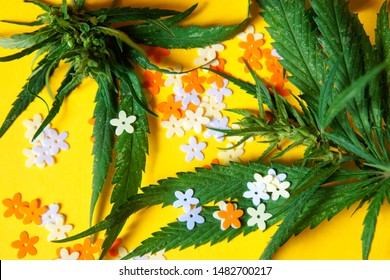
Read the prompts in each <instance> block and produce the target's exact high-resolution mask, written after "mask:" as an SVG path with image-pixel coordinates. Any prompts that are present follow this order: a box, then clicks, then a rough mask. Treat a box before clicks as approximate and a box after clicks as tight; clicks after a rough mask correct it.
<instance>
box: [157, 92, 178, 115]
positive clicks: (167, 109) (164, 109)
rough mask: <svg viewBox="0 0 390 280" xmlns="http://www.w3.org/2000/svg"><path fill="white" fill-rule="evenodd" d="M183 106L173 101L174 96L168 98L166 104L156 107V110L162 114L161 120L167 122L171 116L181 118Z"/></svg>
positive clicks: (162, 103)
mask: <svg viewBox="0 0 390 280" xmlns="http://www.w3.org/2000/svg"><path fill="white" fill-rule="evenodd" d="M182 106H183V104H182V103H181V102H180V101H177V102H176V101H175V95H173V94H171V95H169V96H168V99H167V102H161V103H159V104H158V105H157V109H158V110H159V111H160V112H161V113H163V120H165V121H166V120H169V118H170V117H171V116H172V115H173V116H174V117H175V118H176V119H180V118H181V116H182V110H181V107H182Z"/></svg>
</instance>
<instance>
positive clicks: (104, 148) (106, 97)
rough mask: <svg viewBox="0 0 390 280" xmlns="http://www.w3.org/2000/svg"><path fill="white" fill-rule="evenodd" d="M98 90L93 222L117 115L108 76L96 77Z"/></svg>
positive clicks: (109, 156)
mask: <svg viewBox="0 0 390 280" xmlns="http://www.w3.org/2000/svg"><path fill="white" fill-rule="evenodd" d="M96 81H97V83H98V86H99V88H98V91H97V93H96V98H95V102H96V106H95V111H94V118H95V124H94V128H93V139H94V144H93V151H92V153H93V155H94V161H93V174H94V175H93V181H92V196H91V207H90V223H92V218H93V212H94V209H95V205H96V202H97V200H98V198H99V195H100V193H101V191H102V189H103V187H104V184H105V179H106V177H107V173H108V168H109V164H110V163H111V159H112V146H113V142H114V128H113V126H112V125H111V124H110V120H111V119H113V118H115V117H116V110H114V109H115V105H114V100H112V99H113V95H112V91H113V89H112V88H110V87H109V84H110V82H109V81H107V77H105V76H103V75H102V76H98V77H96Z"/></svg>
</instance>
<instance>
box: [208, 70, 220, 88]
mask: <svg viewBox="0 0 390 280" xmlns="http://www.w3.org/2000/svg"><path fill="white" fill-rule="evenodd" d="M206 82H207V83H208V84H212V83H215V85H216V86H217V88H222V87H223V86H224V78H223V77H222V76H220V75H218V74H215V73H213V74H211V75H210V77H208V78H207V80H206Z"/></svg>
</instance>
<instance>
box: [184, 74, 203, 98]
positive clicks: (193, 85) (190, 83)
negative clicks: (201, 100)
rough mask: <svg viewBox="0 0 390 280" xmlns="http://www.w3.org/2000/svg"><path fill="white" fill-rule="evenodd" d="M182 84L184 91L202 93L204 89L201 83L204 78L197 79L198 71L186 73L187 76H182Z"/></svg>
mask: <svg viewBox="0 0 390 280" xmlns="http://www.w3.org/2000/svg"><path fill="white" fill-rule="evenodd" d="M181 80H182V82H183V83H184V84H185V86H184V91H185V92H187V93H188V92H191V91H192V90H195V91H196V92H197V93H203V92H204V88H203V86H202V83H204V82H205V81H206V77H199V76H198V71H196V70H194V71H191V72H190V73H188V74H187V75H183V76H182V77H181Z"/></svg>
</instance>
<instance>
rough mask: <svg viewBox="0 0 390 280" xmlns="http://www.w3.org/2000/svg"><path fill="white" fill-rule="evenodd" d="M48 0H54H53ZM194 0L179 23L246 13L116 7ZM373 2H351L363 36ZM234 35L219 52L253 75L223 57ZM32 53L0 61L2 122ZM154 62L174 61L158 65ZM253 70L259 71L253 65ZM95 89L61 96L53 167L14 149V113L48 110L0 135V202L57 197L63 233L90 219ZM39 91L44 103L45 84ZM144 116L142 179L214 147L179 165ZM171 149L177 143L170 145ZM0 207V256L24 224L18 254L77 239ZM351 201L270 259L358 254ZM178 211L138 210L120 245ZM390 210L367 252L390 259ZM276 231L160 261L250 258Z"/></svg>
mask: <svg viewBox="0 0 390 280" xmlns="http://www.w3.org/2000/svg"><path fill="white" fill-rule="evenodd" d="M50 2H51V3H53V2H55V3H59V2H60V1H50ZM86 2H87V4H88V6H89V7H93V8H97V7H104V6H107V3H110V2H111V1H106V0H100V1H93V0H89V1H86ZM194 3H199V7H198V9H197V10H196V12H195V14H194V15H193V16H191V17H190V19H189V20H187V21H186V22H185V23H186V24H202V25H214V24H225V25H226V24H236V23H239V22H241V21H242V20H243V19H244V18H245V17H246V12H247V1H243V0H242V1H226V0H208V1H207V0H198V1H197V0H185V1H167V0H153V1H146V0H145V1H140V0H132V1H131V0H128V1H120V4H121V5H127V4H131V5H133V6H140V7H141V6H152V7H161V8H173V9H177V10H184V9H186V8H187V7H189V6H191V5H192V4H194ZM381 3H382V1H376V0H372V1H367V0H362V1H357V0H352V1H351V6H352V9H353V11H355V12H359V13H360V18H361V19H362V20H363V22H364V26H365V28H366V30H367V31H368V32H369V34H371V36H372V34H373V30H374V27H375V17H376V12H377V11H379V7H380V5H381ZM252 10H253V13H252V14H255V13H257V11H258V6H257V5H256V4H252ZM39 13H41V10H40V9H39V8H37V7H36V6H34V5H31V4H25V3H23V1H22V0H13V1H1V2H0V19H9V20H20V21H29V20H34V19H35V17H36V16H37V15H38V14H39ZM252 24H254V25H255V28H256V32H263V33H264V34H266V31H265V28H264V26H265V23H264V22H263V21H262V19H260V18H259V17H256V18H255V19H253V20H252ZM31 30H32V29H31V28H28V27H21V26H16V25H9V24H5V23H0V36H2V37H3V36H10V35H12V34H14V33H21V32H26V31H31ZM265 39H266V41H267V45H268V46H269V43H270V41H271V39H270V37H269V35H268V34H266V37H265ZM237 42H238V41H237V39H233V40H230V41H228V42H225V43H223V44H224V45H225V46H226V50H225V51H224V52H223V54H222V58H225V59H227V62H228V64H227V65H226V70H227V71H228V72H231V73H232V74H233V75H234V76H239V77H241V78H243V79H245V80H251V79H250V76H249V74H245V73H244V72H243V71H242V69H243V67H242V64H238V63H237V59H230V58H232V57H239V56H240V55H242V50H240V49H239V48H238V43H237ZM10 53H13V52H12V51H10V50H3V49H1V50H0V55H1V56H4V55H7V54H10ZM33 57H34V55H30V56H28V57H25V58H23V59H20V60H18V61H13V62H7V63H1V64H0V73H1V75H0V96H1V99H0V100H1V102H0V121H3V120H4V118H5V116H6V114H7V113H8V111H9V109H10V108H11V104H12V102H13V101H14V100H15V98H16V96H17V94H18V93H19V92H20V90H21V88H22V86H23V85H24V83H25V81H26V79H27V77H28V76H29V74H30V71H31V61H32V59H33ZM172 57H175V58H177V61H180V63H181V64H182V65H184V67H185V68H187V69H190V68H192V67H193V64H192V61H193V59H194V58H195V57H196V51H194V50H188V51H183V50H179V51H174V52H172ZM162 66H173V65H165V64H164V65H162ZM65 70H66V68H65V67H62V68H60V69H59V70H58V71H57V72H56V75H55V77H54V78H53V79H52V80H51V82H52V87H53V88H54V89H55V88H56V87H58V85H59V83H60V81H61V80H60V77H61V76H62V75H63V73H64V71H65ZM259 74H260V75H261V72H259ZM229 87H230V88H231V89H232V90H233V96H232V97H230V98H229V99H228V102H227V104H228V108H233V107H234V108H237V107H242V108H256V103H255V102H253V99H251V98H250V97H247V95H246V94H245V93H244V92H242V91H241V90H240V89H238V88H237V87H235V86H233V85H232V84H230V85H229ZM96 88H97V86H96V84H95V83H94V81H93V80H85V81H84V82H83V84H82V85H81V86H80V87H79V88H78V89H77V90H76V91H75V92H73V93H72V94H71V96H70V97H69V98H68V99H67V100H66V101H65V103H64V106H63V108H62V109H61V111H60V113H59V115H58V116H57V117H56V118H55V120H54V121H53V122H52V127H54V128H56V129H57V130H58V131H67V132H69V138H68V139H67V142H68V143H69V144H70V149H69V150H68V151H63V152H60V153H59V154H58V155H57V156H56V164H54V165H53V166H51V167H46V168H44V169H39V168H37V167H36V166H34V167H31V168H26V167H25V160H26V157H25V156H24V155H23V154H22V151H23V149H26V148H29V147H30V145H29V143H28V140H27V139H26V138H24V133H25V130H26V128H25V127H24V126H23V125H22V121H23V120H25V119H32V117H33V116H34V115H35V114H37V113H40V114H43V115H47V109H46V107H45V105H44V103H43V102H41V101H39V100H36V101H35V102H34V103H33V104H32V105H31V106H30V107H29V108H28V110H27V111H26V112H24V113H23V114H22V115H21V117H20V118H18V119H17V120H16V122H15V123H14V125H13V126H12V127H11V128H10V129H9V131H8V132H7V133H6V134H5V135H4V136H3V137H2V138H1V139H0V155H1V158H0V200H3V199H4V198H12V196H13V195H14V194H15V193H17V192H20V193H21V194H22V198H23V200H27V201H31V200H33V199H35V198H39V199H40V201H41V204H42V205H48V204H51V203H59V204H60V212H61V213H63V214H64V215H65V216H66V223H69V224H72V225H73V226H74V229H73V230H72V231H71V235H72V234H75V233H77V232H80V231H82V230H84V229H86V228H87V227H88V219H89V202H90V195H91V182H92V175H91V172H92V160H93V158H92V156H91V151H92V143H91V142H90V136H91V135H92V126H91V125H90V124H88V120H89V119H90V118H91V117H92V112H93V105H94V103H93V100H94V95H95V92H96ZM164 90H165V91H164ZM167 90H168V89H162V92H161V93H160V94H159V95H157V96H156V97H154V98H155V99H154V100H153V101H152V103H154V104H158V103H159V102H162V101H165V100H166V96H167V94H170V93H169V92H167ZM42 96H43V98H44V99H45V100H47V101H48V103H49V104H51V100H50V97H49V95H48V94H47V92H46V90H44V92H43V94H42ZM164 98H165V99H164ZM229 104H234V106H229ZM150 123H151V135H150V137H149V140H150V156H149V157H148V162H147V167H146V174H145V176H144V181H143V185H144V186H146V185H148V184H151V183H156V182H157V180H159V179H163V178H166V177H169V176H174V175H175V173H176V172H180V171H190V170H193V168H194V167H195V166H203V165H204V164H208V163H210V161H211V159H213V158H215V157H216V156H215V155H216V154H217V152H218V149H217V148H218V145H215V147H214V146H212V147H211V148H210V149H208V150H207V151H206V155H205V156H206V159H207V160H206V161H203V162H199V161H193V162H191V163H186V162H185V161H184V154H183V153H182V152H181V151H180V150H179V148H178V147H179V146H180V145H181V144H183V143H184V141H186V140H184V139H182V138H172V139H170V140H169V141H168V140H167V139H166V138H165V129H164V128H162V127H161V126H160V125H159V123H160V120H159V119H153V118H150ZM187 138H188V137H187ZM187 138H186V139H187ZM172 147H176V149H173V148H172ZM258 148H259V146H258V145H256V144H255V143H251V144H249V145H247V146H246V147H245V151H246V153H245V156H244V157H243V158H242V159H243V161H247V160H254V159H256V157H257V155H258V154H259V151H258ZM175 151H177V152H175ZM299 155H300V154H299V153H298V152H296V153H293V154H289V155H288V157H286V158H285V159H284V160H291V159H293V158H297V157H299ZM110 190H111V188H110V187H107V188H106V190H105V191H104V192H103V194H102V197H101V198H102V199H101V201H99V205H98V209H97V212H96V215H95V222H97V221H99V220H101V219H102V218H104V217H105V215H106V214H107V213H108V212H109V209H110V207H109V205H108V200H109V195H110ZM5 209H6V208H5V207H4V205H3V204H0V259H16V249H14V248H12V247H11V246H10V244H11V242H12V241H14V240H17V239H18V238H19V234H20V232H22V231H27V232H28V233H29V234H30V236H33V235H37V236H39V238H40V241H39V242H38V243H37V245H36V248H37V250H38V254H37V255H36V256H27V257H26V259H54V258H56V249H57V248H59V247H71V244H74V243H77V241H76V242H72V243H70V244H53V243H49V242H48V241H47V240H46V237H47V234H48V232H47V230H46V229H44V228H43V227H39V226H36V225H35V224H29V225H24V224H23V223H22V221H21V220H17V219H15V218H14V217H10V218H4V217H3V213H4V211H5ZM354 209H355V207H352V209H350V210H345V211H343V212H342V213H340V214H339V215H337V216H336V217H335V218H333V219H332V220H331V221H330V222H323V223H322V224H321V225H319V226H318V227H317V228H315V229H314V230H308V229H307V230H305V231H304V232H303V233H302V234H301V235H300V236H298V237H294V238H291V239H290V240H289V241H288V242H287V243H286V244H285V245H284V246H283V247H282V248H281V249H280V250H279V251H278V252H277V253H276V254H275V256H274V257H275V259H360V258H361V240H360V237H361V233H362V221H363V218H364V215H365V212H366V211H365V209H366V208H365V207H363V209H361V210H359V211H358V212H357V213H355V214H354V215H353V216H352V213H353V211H354ZM179 213H181V211H179V210H177V209H174V208H173V207H166V208H163V209H162V208H161V207H160V206H156V207H152V208H149V209H147V210H142V211H140V212H139V213H138V214H137V215H135V216H134V217H132V218H131V219H129V221H128V223H127V224H126V227H125V231H124V233H122V235H121V237H122V238H123V239H124V240H125V241H124V245H125V246H126V247H127V249H129V250H130V249H132V248H135V247H136V246H137V245H139V243H140V242H141V241H142V240H144V239H146V238H147V237H149V236H150V234H151V233H152V232H155V231H157V230H159V228H160V227H162V226H164V225H166V224H167V223H168V222H172V221H174V220H175V219H176V217H177V215H178V214H179ZM389 217H390V207H389V205H388V204H387V203H385V205H384V206H383V207H382V208H381V211H380V214H379V217H378V224H377V230H376V233H375V238H374V242H373V245H372V251H371V254H370V258H372V259H390V238H389V234H388V229H389V228H390V219H389ZM275 230H276V227H272V228H270V229H268V230H267V231H265V232H260V231H257V232H255V233H252V234H249V235H248V236H245V237H243V236H239V237H238V238H236V239H234V240H232V241H231V242H229V243H228V242H226V241H225V242H222V243H220V244H217V245H214V246H211V247H210V245H209V244H206V245H204V246H201V247H199V248H196V249H194V248H189V249H185V250H182V251H179V250H172V251H169V252H166V253H165V254H164V255H165V256H166V258H167V259H257V258H258V257H259V256H260V253H261V251H262V250H263V249H264V247H265V246H266V244H267V242H268V240H269V239H270V237H271V236H272V234H273V233H274V232H275Z"/></svg>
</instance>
